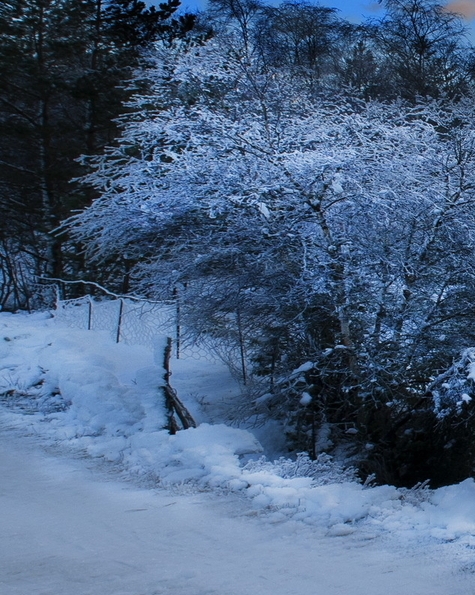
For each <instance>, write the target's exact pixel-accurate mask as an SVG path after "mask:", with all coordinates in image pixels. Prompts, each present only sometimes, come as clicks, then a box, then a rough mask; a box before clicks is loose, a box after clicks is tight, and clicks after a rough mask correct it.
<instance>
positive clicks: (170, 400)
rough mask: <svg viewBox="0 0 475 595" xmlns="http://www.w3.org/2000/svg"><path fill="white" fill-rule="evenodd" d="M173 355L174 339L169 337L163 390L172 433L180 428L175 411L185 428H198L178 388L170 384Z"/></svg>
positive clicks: (164, 360)
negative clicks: (181, 398)
mask: <svg viewBox="0 0 475 595" xmlns="http://www.w3.org/2000/svg"><path fill="white" fill-rule="evenodd" d="M171 355H172V339H171V337H167V344H166V346H165V353H164V358H163V367H164V368H165V374H164V375H163V379H164V380H165V386H164V387H163V392H164V395H165V402H166V405H167V410H168V431H169V432H170V434H176V432H177V431H178V430H179V429H180V428H179V426H178V423H177V421H176V419H175V413H176V414H177V416H178V418H179V420H180V421H181V424H182V426H183V429H184V430H187V429H188V428H196V422H195V420H194V419H193V416H192V415H191V413H190V412H189V411H188V409H187V408H186V407H185V405H183V403H182V402H181V401H180V399H179V398H178V395H177V393H176V390H175V389H174V388H173V387H172V386H171V384H170V376H171V375H172V373H171V369H170V358H171Z"/></svg>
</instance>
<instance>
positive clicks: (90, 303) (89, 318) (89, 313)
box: [87, 295, 92, 331]
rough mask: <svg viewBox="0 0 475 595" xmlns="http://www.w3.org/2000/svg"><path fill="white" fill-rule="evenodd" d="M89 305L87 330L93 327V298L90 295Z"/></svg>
mask: <svg viewBox="0 0 475 595" xmlns="http://www.w3.org/2000/svg"><path fill="white" fill-rule="evenodd" d="M87 306H88V307H87V330H88V331H90V330H91V329H92V300H91V296H90V295H89V296H88V303H87Z"/></svg>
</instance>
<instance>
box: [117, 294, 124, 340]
mask: <svg viewBox="0 0 475 595" xmlns="http://www.w3.org/2000/svg"><path fill="white" fill-rule="evenodd" d="M119 301H120V306H119V320H118V321H117V335H116V338H115V342H116V343H119V341H120V329H121V327H122V315H123V313H124V300H123V298H120V300H119Z"/></svg>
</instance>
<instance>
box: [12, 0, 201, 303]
mask: <svg viewBox="0 0 475 595" xmlns="http://www.w3.org/2000/svg"><path fill="white" fill-rule="evenodd" d="M178 6H179V3H178V2H177V1H176V0H170V2H168V3H163V4H161V5H160V6H159V8H158V9H156V8H153V7H152V8H147V7H146V6H145V4H144V3H142V2H136V1H128V0H111V1H110V2H104V1H102V0H7V1H6V2H3V3H2V5H1V6H0V36H1V38H2V43H1V45H0V192H1V196H0V215H1V216H0V242H2V244H1V245H0V288H1V289H0V304H1V306H2V307H4V308H5V307H9V308H13V309H15V308H18V307H24V306H25V305H28V304H29V301H30V298H31V293H32V289H31V287H30V285H31V281H32V279H33V277H34V276H41V275H46V276H50V277H62V276H64V275H67V274H69V275H71V274H75V272H76V273H77V269H78V267H80V259H76V258H74V251H75V250H74V249H72V251H71V249H70V250H69V253H66V252H65V249H64V248H65V243H64V238H60V237H57V236H54V235H53V234H52V232H53V230H54V229H56V228H57V227H58V225H59V224H60V222H61V221H62V219H64V218H65V217H66V216H68V214H69V213H70V212H71V210H72V209H77V208H80V207H83V206H84V205H85V204H88V203H89V202H90V201H91V199H92V195H91V193H90V191H88V190H87V189H79V188H78V186H77V185H76V184H74V183H71V179H74V178H76V177H77V176H79V175H81V174H82V173H83V169H82V167H81V165H80V164H79V163H78V161H77V159H78V158H79V157H80V156H81V155H82V154H89V155H93V154H97V153H100V152H101V151H102V150H103V148H104V147H105V146H106V145H107V144H110V143H111V142H113V139H114V137H115V136H116V134H117V125H116V122H115V119H116V118H117V117H118V116H119V115H120V114H121V113H123V112H124V109H125V108H124V102H125V101H126V100H127V98H128V97H129V96H130V91H128V90H127V81H128V80H129V79H130V77H131V75H132V72H133V69H134V68H135V67H136V66H137V64H138V60H139V57H140V52H141V48H142V47H143V46H144V45H146V44H147V43H150V42H152V41H154V40H155V39H157V38H158V37H160V36H165V37H167V38H173V37H180V36H181V37H182V36H185V35H186V34H187V32H188V31H190V30H191V29H192V27H193V24H194V17H193V16H190V15H185V16H184V17H180V18H178V19H172V18H171V17H172V15H173V14H174V12H175V11H176V10H177V8H178Z"/></svg>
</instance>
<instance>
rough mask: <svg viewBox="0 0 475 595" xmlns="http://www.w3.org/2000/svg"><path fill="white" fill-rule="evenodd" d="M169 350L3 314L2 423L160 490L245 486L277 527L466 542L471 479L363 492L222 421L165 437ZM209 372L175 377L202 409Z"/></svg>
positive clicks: (333, 468)
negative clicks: (298, 524)
mask: <svg viewBox="0 0 475 595" xmlns="http://www.w3.org/2000/svg"><path fill="white" fill-rule="evenodd" d="M164 346H165V338H163V340H161V341H160V340H157V341H156V351H155V353H153V352H152V351H150V350H147V349H146V348H145V347H140V346H129V345H123V344H115V343H113V342H112V341H111V339H110V337H109V335H108V333H107V332H99V331H81V330H73V329H65V328H61V326H59V325H58V324H56V322H55V320H54V319H52V318H51V317H50V316H49V315H46V314H35V315H24V314H19V315H9V314H0V403H1V404H2V409H1V412H2V419H3V421H4V423H8V424H10V425H11V426H12V425H14V426H16V427H18V428H21V429H22V431H28V432H30V433H35V434H37V435H39V436H41V437H43V438H44V439H45V440H46V441H49V442H50V443H55V444H61V445H63V446H64V447H66V446H67V447H69V448H76V449H81V450H82V451H83V452H86V453H87V454H88V455H90V456H92V457H101V458H103V459H105V460H107V461H110V462H113V463H115V464H117V465H120V468H121V469H123V471H124V472H127V473H129V474H133V475H135V476H142V477H143V476H145V477H148V478H154V479H156V480H157V482H160V483H161V484H162V485H177V484H179V485H180V484H184V483H186V484H191V485H195V486H197V487H199V488H208V489H209V488H219V489H221V490H229V491H234V492H240V493H242V494H243V495H246V496H247V497H248V498H249V499H250V501H251V503H252V508H253V509H254V510H255V511H265V513H266V516H267V518H268V519H270V520H273V521H276V522H280V521H284V520H286V519H290V518H292V519H294V520H298V521H302V522H304V523H308V524H313V525H318V526H321V527H323V528H326V529H327V531H328V533H329V535H333V536H343V535H348V534H350V533H353V532H355V531H357V530H361V531H363V530H364V531H366V532H369V533H371V532H373V533H374V534H378V533H381V532H387V531H391V532H392V533H399V534H400V535H401V536H403V537H404V538H405V539H411V538H417V539H419V540H420V539H426V540H442V541H445V542H449V541H454V540H455V541H457V542H458V543H460V544H463V545H466V546H467V547H471V543H472V542H473V539H474V538H475V483H474V481H473V480H472V479H467V480H466V481H464V482H462V483H461V484H459V485H455V486H449V487H445V488H440V489H438V490H435V491H431V490H428V489H415V490H403V489H396V488H394V487H392V486H378V487H368V486H363V485H361V484H360V483H359V482H358V481H356V480H355V477H354V474H353V473H352V471H351V470H344V469H341V468H340V467H338V465H336V464H335V463H334V462H333V461H331V459H330V458H329V457H321V458H320V460H318V461H316V462H312V461H309V459H308V458H305V457H304V456H302V457H300V458H299V459H298V460H297V461H294V462H292V461H289V460H287V459H279V460H277V461H275V462H273V463H271V462H269V461H268V460H267V459H265V458H258V457H257V454H258V453H261V452H262V447H261V445H260V443H259V442H258V441H257V439H256V438H255V437H254V436H253V434H252V433H250V432H248V431H245V430H240V429H237V428H231V427H228V426H226V425H224V424H222V423H214V424H211V423H201V424H200V425H199V427H198V428H196V429H195V428H192V429H189V430H185V431H180V432H178V433H177V434H176V435H169V434H168V432H167V431H166V430H164V429H163V428H164V426H165V425H166V411H165V407H164V402H163V395H162V391H161V386H162V385H163V374H164V371H163V369H162V368H161V367H160V365H157V362H161V361H162V359H163V358H162V355H163V349H164ZM208 365H209V366H211V364H208ZM205 367H206V363H204V362H201V363H200V366H199V369H200V370H201V374H198V373H197V374H193V375H192V377H191V375H190V377H189V378H187V377H186V376H183V375H182V376H181V377H180V378H179V379H178V378H177V383H178V385H179V387H180V395H181V396H182V397H183V394H186V395H187V398H188V399H190V405H191V409H193V407H195V408H197V409H198V405H197V402H195V403H194V404H193V403H192V402H191V394H192V393H194V394H195V395H196V397H197V399H198V398H199V399H200V402H202V399H203V394H202V392H203V390H205V391H206V392H208V393H210V392H212V391H213V390H214V389H213V383H212V374H211V373H210V372H208V373H206V372H205V371H203V370H204V368H205ZM185 368H186V366H185V367H183V366H182V368H181V369H182V370H184V369H185ZM211 369H214V368H212V366H211V367H210V370H211ZM197 370H198V368H197ZM223 378H224V376H223V374H222V371H218V373H217V376H216V384H215V387H216V394H217V395H221V396H222V395H224V394H228V393H229V387H226V386H225V383H223ZM200 383H201V384H200ZM187 386H188V387H189V390H186V387H187ZM187 404H188V403H187ZM219 407H223V401H222V399H221V398H217V397H216V395H213V394H209V398H208V409H207V411H208V413H209V414H210V419H212V418H213V417H214V418H216V417H217V411H218V410H219ZM201 411H203V409H202V410H201ZM202 421H203V420H202ZM250 455H255V456H254V458H252V457H251V458H250Z"/></svg>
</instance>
